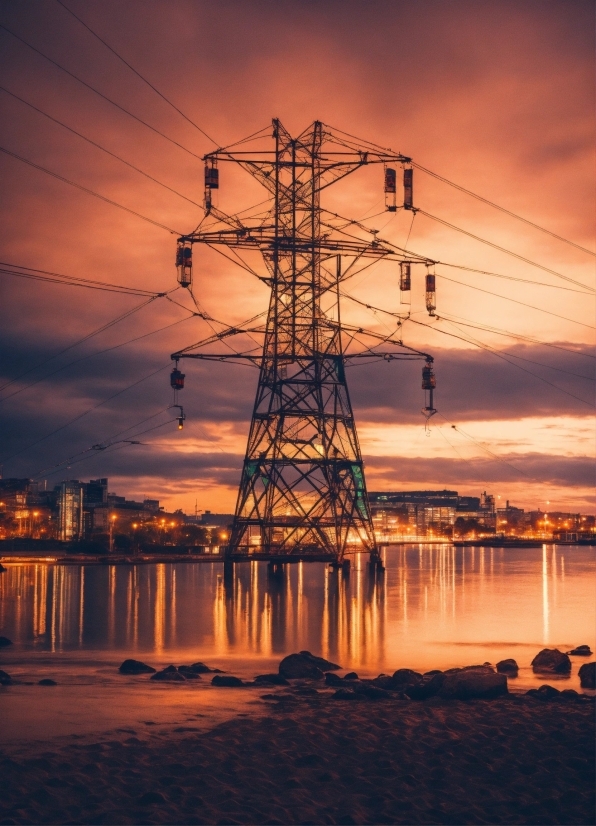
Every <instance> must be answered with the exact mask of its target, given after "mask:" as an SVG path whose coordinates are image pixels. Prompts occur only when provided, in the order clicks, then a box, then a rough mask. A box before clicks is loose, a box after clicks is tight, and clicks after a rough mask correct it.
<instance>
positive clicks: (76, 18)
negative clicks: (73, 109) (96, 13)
mask: <svg viewBox="0 0 596 826" xmlns="http://www.w3.org/2000/svg"><path fill="white" fill-rule="evenodd" d="M56 2H57V3H59V4H60V5H61V6H62V8H63V9H65V10H66V11H67V12H68V13H69V14H70V15H72V17H74V19H75V20H78V22H79V23H80V24H81V26H84V27H85V28H86V29H87V31H88V32H90V34H92V35H93V37H95V38H97V40H99V42H100V43H103V45H104V46H105V47H106V49H109V50H110V52H112V54H113V55H115V56H116V57H117V58H118V60H120V61H121V62H122V63H124V65H125V66H127V67H128V68H129V69H130V71H131V72H133V73H134V74H135V75H136V76H137V77H138V78H140V79H141V80H142V81H143V83H145V84H146V85H147V86H148V87H149V88H150V89H152V90H153V91H154V92H155V94H156V95H159V97H160V98H161V99H162V100H163V101H165V102H166V103H167V104H168V106H171V107H172V109H174V110H175V111H176V112H178V114H179V115H181V116H182V117H183V118H184V120H185V121H187V122H188V123H190V125H191V126H194V128H195V129H198V131H199V132H200V133H201V134H202V135H204V136H205V137H206V138H207V140H210V141H211V143H213V144H214V145H215V146H218V143H217V141H215V140H214V139H213V138H212V137H211V136H210V135H208V134H207V132H205V130H204V129H201V127H200V126H199V125H198V124H196V123H195V122H194V121H193V120H191V119H190V118H189V117H188V115H185V114H184V112H183V111H182V109H179V108H178V107H177V106H176V104H175V103H172V101H171V100H170V99H169V98H167V97H166V96H165V95H164V94H163V93H162V92H160V91H159V89H157V88H156V87H155V86H154V85H153V84H152V83H150V82H149V81H148V80H147V78H146V77H143V75H142V74H141V73H140V72H138V71H137V70H136V69H135V67H134V66H132V65H131V64H130V63H129V62H128V61H127V60H125V59H124V58H123V57H122V55H121V54H119V53H118V52H117V51H116V49H114V48H113V47H112V46H110V44H109V43H107V42H106V41H105V40H104V39H103V38H102V37H100V36H99V35H98V34H97V32H96V31H94V30H93V29H92V28H91V26H89V25H88V24H87V23H85V21H84V20H81V18H80V17H78V16H77V15H76V14H75V13H74V12H73V11H72V9H69V7H68V6H67V5H66V3H63V2H62V0H56Z"/></svg>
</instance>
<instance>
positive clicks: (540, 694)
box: [526, 685, 561, 702]
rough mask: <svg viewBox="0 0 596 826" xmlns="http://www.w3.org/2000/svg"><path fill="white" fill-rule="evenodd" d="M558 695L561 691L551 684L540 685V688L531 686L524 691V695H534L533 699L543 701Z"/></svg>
mask: <svg viewBox="0 0 596 826" xmlns="http://www.w3.org/2000/svg"><path fill="white" fill-rule="evenodd" d="M560 696H561V692H560V691H559V689H558V688H554V687H553V686H552V685H541V686H540V688H531V689H530V690H529V691H526V697H534V699H536V700H542V701H543V702H548V701H549V700H554V699H555V697H560Z"/></svg>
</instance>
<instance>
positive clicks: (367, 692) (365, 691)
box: [356, 684, 393, 700]
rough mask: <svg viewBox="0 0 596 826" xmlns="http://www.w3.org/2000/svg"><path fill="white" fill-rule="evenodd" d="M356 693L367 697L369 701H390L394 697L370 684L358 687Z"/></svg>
mask: <svg viewBox="0 0 596 826" xmlns="http://www.w3.org/2000/svg"><path fill="white" fill-rule="evenodd" d="M356 693H357V694H360V695H361V696H364V697H366V699H367V700H389V699H391V698H392V696H393V695H392V694H391V692H390V691H385V689H384V688H377V686H374V685H370V684H369V685H366V684H364V685H359V686H357V687H356Z"/></svg>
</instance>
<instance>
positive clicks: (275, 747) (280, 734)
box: [0, 686, 595, 824]
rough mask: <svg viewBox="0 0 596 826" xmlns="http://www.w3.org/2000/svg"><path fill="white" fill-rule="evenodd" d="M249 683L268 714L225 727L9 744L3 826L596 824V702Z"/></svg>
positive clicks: (257, 712) (136, 730) (1, 767)
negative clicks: (338, 692) (352, 697)
mask: <svg viewBox="0 0 596 826" xmlns="http://www.w3.org/2000/svg"><path fill="white" fill-rule="evenodd" d="M225 690H226V689H219V691H221V692H225ZM244 690H245V691H249V692H250V693H251V695H252V697H253V700H254V704H253V703H251V704H250V705H251V707H252V709H253V712H252V713H250V714H249V715H248V716H245V717H240V716H238V717H236V718H234V719H231V720H229V721H227V722H224V723H222V724H219V725H217V726H215V727H213V728H211V729H209V730H205V728H204V722H203V724H202V727H200V728H199V725H200V724H199V723H198V722H197V723H196V724H193V723H189V724H188V725H185V726H176V727H173V728H172V727H164V726H161V727H155V726H150V725H143V726H139V725H135V726H134V727H131V728H125V729H124V728H123V729H118V730H116V731H111V732H109V733H105V734H101V735H99V736H97V737H89V736H84V735H75V736H71V737H70V738H54V739H51V740H46V741H45V742H43V743H37V744H32V743H29V744H27V745H24V744H21V745H20V746H15V747H12V748H10V749H6V748H5V749H4V750H3V751H2V752H1V753H0V778H1V787H2V794H1V796H0V823H4V824H6V823H61V824H62V823H64V824H67V823H73V824H80V823H91V824H93V823H105V824H120V823H122V824H126V823H131V824H144V823H159V824H161V823H163V824H170V823H172V824H177V823H182V824H186V823H188V824H191V823H204V824H218V823H222V824H223V823H242V824H254V823H317V824H318V823H328V824H335V823H337V824H340V823H388V824H390V823H391V824H392V823H396V824H397V823H399V824H415V823H423V824H435V823H453V824H460V823H461V824H467V823H471V824H476V823H489V824H517V823H528V824H550V823H553V824H593V823H594V815H595V811H594V806H595V800H594V704H593V702H591V701H589V700H588V699H585V700H582V701H575V702H568V701H564V700H561V699H559V700H554V701H550V702H542V701H540V700H537V699H535V698H533V697H530V696H523V695H508V696H505V697H501V698H498V699H494V700H471V701H467V702H463V701H446V700H439V699H437V698H433V699H430V700H426V701H423V702H415V701H408V700H404V699H398V698H395V699H391V700H384V701H377V702H372V701H365V700H363V701H356V702H355V701H341V700H337V699H334V698H333V696H332V692H331V691H320V692H319V693H312V692H314V691H315V690H314V689H312V688H309V687H308V686H303V687H300V686H293V687H292V688H291V689H277V690H274V691H272V692H271V693H270V699H262V697H263V694H264V693H268V692H263V690H262V689H258V688H252V689H248V688H247V689H244ZM214 691H215V689H214ZM246 708H247V707H246V706H245V710H246ZM0 713H1V712H0Z"/></svg>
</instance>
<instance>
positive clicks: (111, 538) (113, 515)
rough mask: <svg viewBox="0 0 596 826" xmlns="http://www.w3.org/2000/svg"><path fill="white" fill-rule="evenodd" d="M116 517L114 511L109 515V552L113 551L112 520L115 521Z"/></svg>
mask: <svg viewBox="0 0 596 826" xmlns="http://www.w3.org/2000/svg"><path fill="white" fill-rule="evenodd" d="M117 518H118V517H117V516H116V514H115V513H113V514H112V515H111V516H110V546H109V548H110V553H113V551H114V522H115V521H116V519H117Z"/></svg>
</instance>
